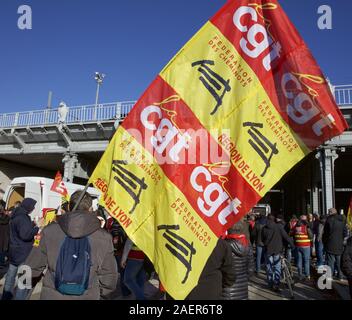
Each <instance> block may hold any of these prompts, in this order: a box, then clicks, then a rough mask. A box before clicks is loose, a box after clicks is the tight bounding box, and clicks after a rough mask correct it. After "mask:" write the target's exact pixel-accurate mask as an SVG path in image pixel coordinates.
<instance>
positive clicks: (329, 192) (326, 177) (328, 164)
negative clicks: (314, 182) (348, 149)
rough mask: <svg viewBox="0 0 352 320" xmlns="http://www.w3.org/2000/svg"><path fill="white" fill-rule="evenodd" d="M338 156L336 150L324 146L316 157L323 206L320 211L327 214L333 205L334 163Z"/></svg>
mask: <svg viewBox="0 0 352 320" xmlns="http://www.w3.org/2000/svg"><path fill="white" fill-rule="evenodd" d="M338 157H339V156H338V155H337V153H336V150H334V149H332V148H329V147H325V148H322V149H320V150H319V151H318V153H317V155H316V158H317V159H318V160H319V164H320V173H321V182H322V183H321V184H322V196H323V208H322V213H323V214H327V212H328V210H329V209H330V208H334V207H335V181H334V180H335V179H334V178H335V176H334V163H335V160H336V159H337V158H338Z"/></svg>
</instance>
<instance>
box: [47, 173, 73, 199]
mask: <svg viewBox="0 0 352 320" xmlns="http://www.w3.org/2000/svg"><path fill="white" fill-rule="evenodd" d="M50 190H51V191H53V192H56V193H59V194H61V195H62V196H63V197H64V198H65V199H67V200H68V198H69V195H68V191H67V188H66V186H65V184H64V182H63V181H62V175H61V173H60V171H58V172H57V173H56V176H55V180H54V182H53V184H52V186H51V188H50Z"/></svg>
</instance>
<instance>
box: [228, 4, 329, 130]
mask: <svg viewBox="0 0 352 320" xmlns="http://www.w3.org/2000/svg"><path fill="white" fill-rule="evenodd" d="M270 9H276V6H275V5H274V4H273V6H272V7H270ZM245 18H246V19H245ZM247 18H249V19H247ZM233 23H234V25H235V26H236V28H237V29H238V30H239V31H240V32H241V33H242V34H243V36H242V38H241V39H240V43H239V45H240V47H241V49H242V50H243V52H244V54H245V55H247V56H248V57H249V58H252V59H258V58H259V59H262V64H263V66H264V69H265V70H266V71H268V72H269V71H271V69H272V63H273V62H274V61H275V60H277V59H278V58H279V57H280V56H281V54H280V51H281V49H282V45H281V44H280V42H278V41H277V42H275V41H274V40H273V39H272V37H271V36H270V35H269V34H268V31H267V29H266V28H265V26H264V25H263V24H261V23H260V22H259V17H258V13H257V11H256V10H255V9H254V8H253V7H247V6H242V7H239V8H238V9H237V10H236V11H235V13H234V15H233ZM258 39H261V40H258ZM312 78H317V77H314V76H312ZM280 82H281V89H282V91H283V93H284V96H285V99H286V102H285V104H286V112H287V114H288V116H289V117H290V119H291V120H293V121H294V122H295V123H296V124H297V125H300V126H306V125H308V126H310V130H311V131H312V133H313V134H314V135H315V136H316V137H321V136H322V135H323V129H324V128H325V127H330V128H332V127H333V126H334V124H335V119H334V117H333V115H332V114H328V115H324V114H322V113H321V112H320V110H319V108H318V107H317V105H316V104H315V102H314V101H313V99H312V98H311V97H310V95H309V94H307V93H306V92H305V90H304V88H303V86H302V84H301V83H300V81H299V79H298V77H297V76H296V74H295V73H293V72H287V73H285V74H283V76H282V79H281V81H280ZM324 83H325V81H324V80H323V79H322V82H321V84H324Z"/></svg>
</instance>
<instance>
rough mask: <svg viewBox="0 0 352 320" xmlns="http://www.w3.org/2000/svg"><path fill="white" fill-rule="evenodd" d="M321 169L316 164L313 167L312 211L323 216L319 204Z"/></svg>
mask: <svg viewBox="0 0 352 320" xmlns="http://www.w3.org/2000/svg"><path fill="white" fill-rule="evenodd" d="M320 176H321V175H320V169H319V166H317V165H316V163H314V164H313V167H312V184H311V204H312V206H311V209H312V213H319V214H321V213H322V212H321V210H320V204H319V180H320Z"/></svg>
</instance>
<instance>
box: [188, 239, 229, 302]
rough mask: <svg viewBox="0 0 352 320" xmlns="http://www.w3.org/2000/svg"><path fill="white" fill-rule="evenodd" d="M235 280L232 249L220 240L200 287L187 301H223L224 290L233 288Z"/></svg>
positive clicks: (200, 281) (205, 270) (203, 272)
mask: <svg viewBox="0 0 352 320" xmlns="http://www.w3.org/2000/svg"><path fill="white" fill-rule="evenodd" d="M235 280H236V274H235V270H234V268H233V267H232V254H231V247H230V245H229V244H228V243H227V242H226V241H225V240H223V239H219V240H218V242H217V244H216V247H215V249H214V250H213V252H212V254H211V255H210V257H209V258H208V261H207V263H206V264H205V267H204V269H203V271H202V273H201V275H200V278H199V281H198V285H197V286H196V287H195V288H194V289H193V290H192V291H191V293H190V294H189V295H188V296H187V298H186V300H221V299H222V290H223V288H228V287H231V286H232V285H233V284H234V283H235Z"/></svg>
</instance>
